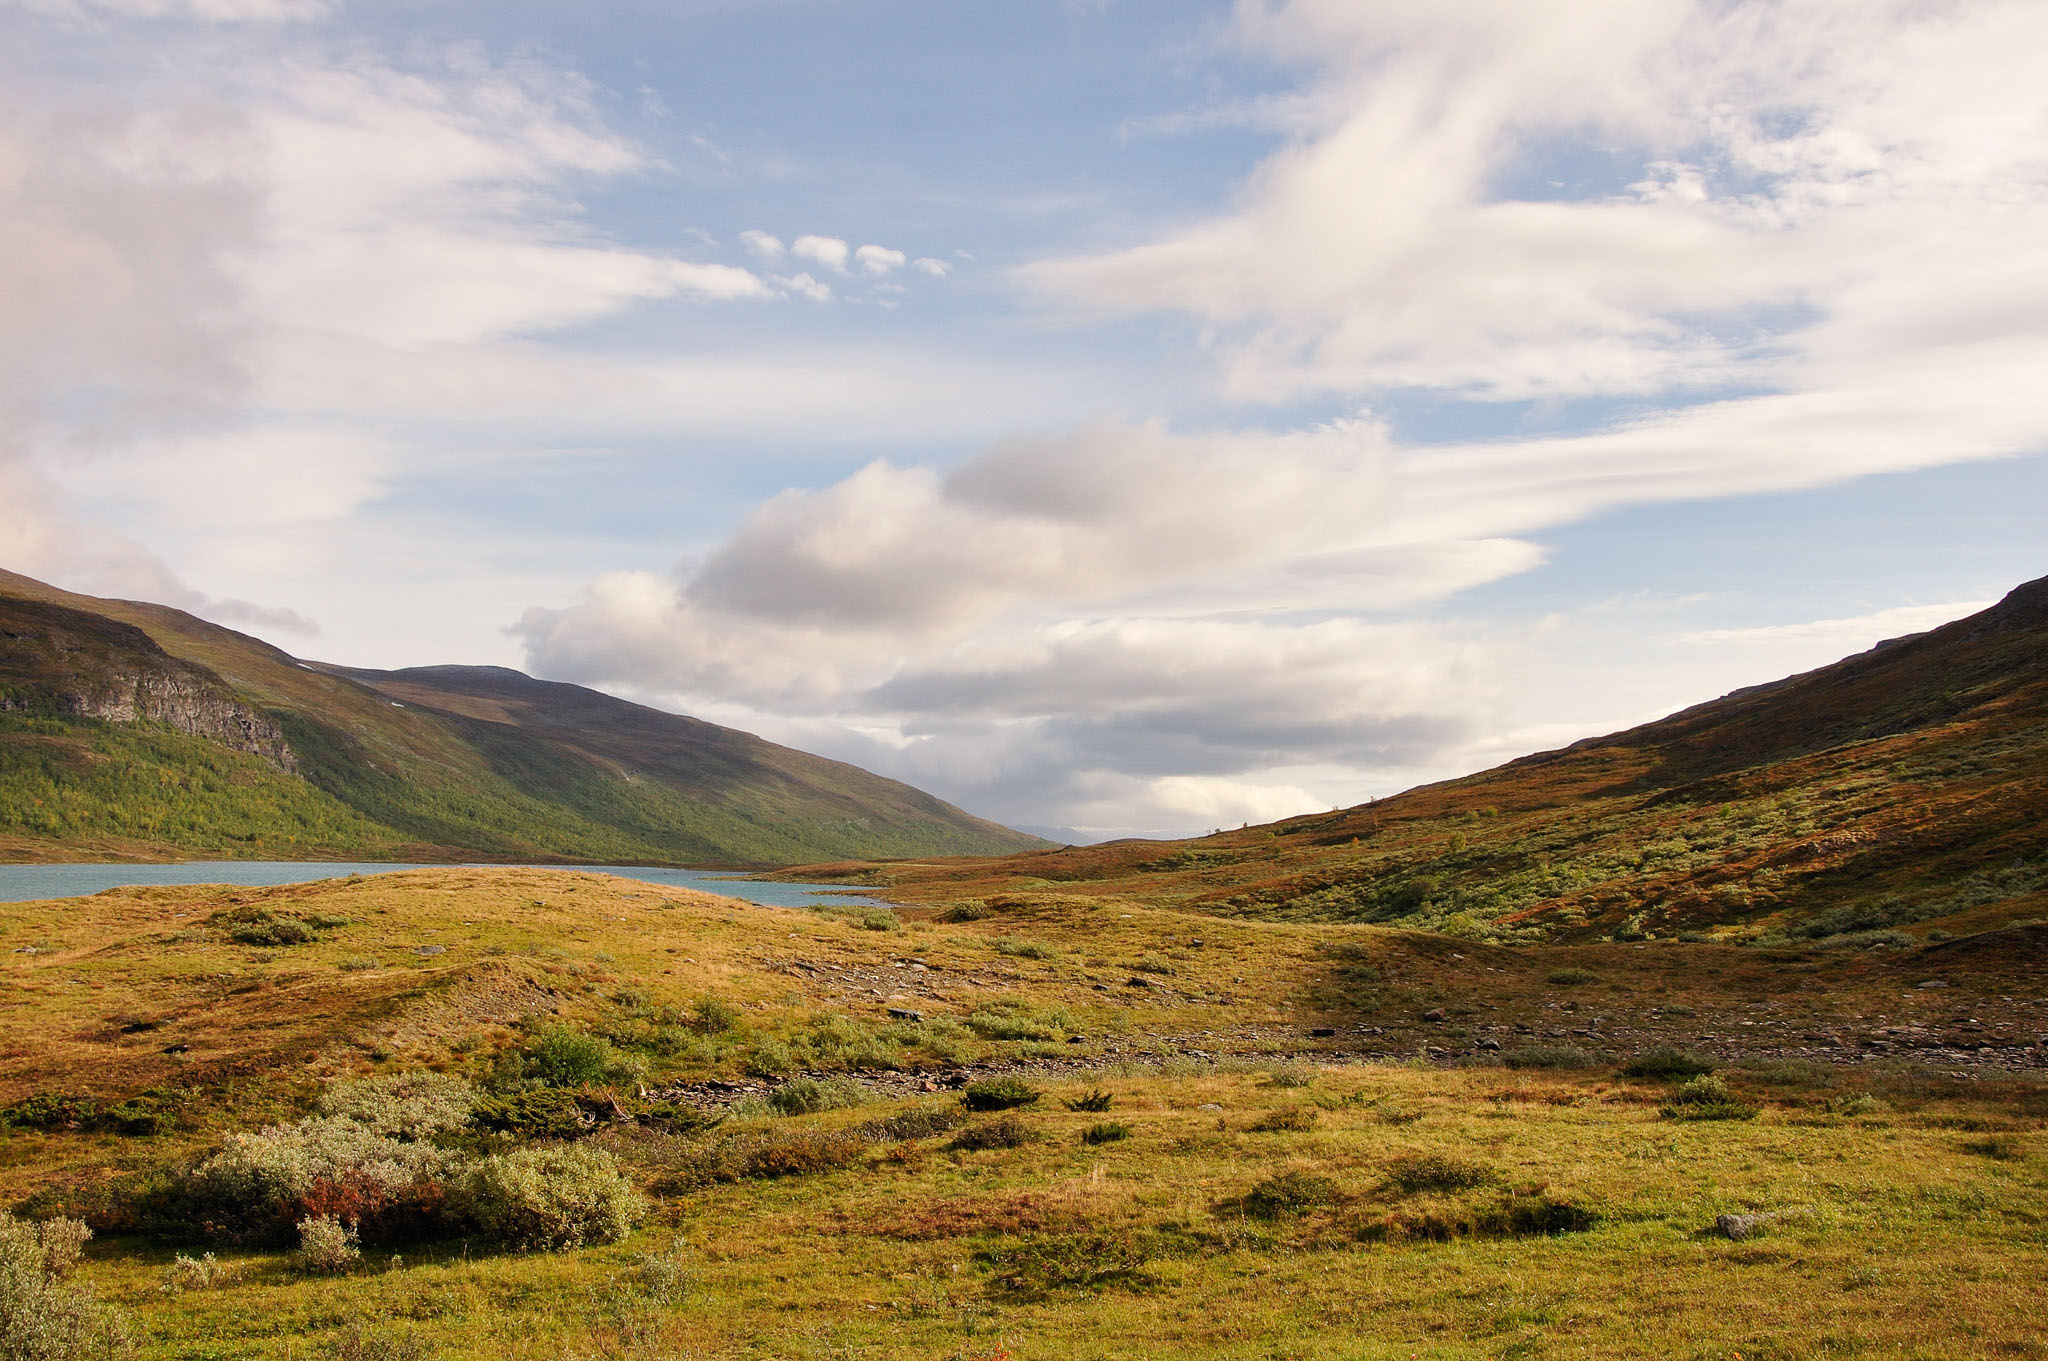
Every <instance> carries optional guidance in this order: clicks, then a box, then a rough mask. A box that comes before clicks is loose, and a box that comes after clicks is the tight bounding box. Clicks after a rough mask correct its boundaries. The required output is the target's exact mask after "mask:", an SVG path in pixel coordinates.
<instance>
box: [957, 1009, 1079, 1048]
mask: <svg viewBox="0 0 2048 1361" xmlns="http://www.w3.org/2000/svg"><path fill="white" fill-rule="evenodd" d="M1072 1024H1073V1021H1072V1018H1071V1017H1069V1016H1068V1015H1067V1009H1066V1008H1065V1007H1047V1008H1046V1009H1044V1010H1043V1011H1040V1010H1036V1009H1034V1008H1032V1007H1028V1006H1021V1005H1018V1004H1015V1003H1010V1004H1003V1003H991V1004H989V1005H987V1006H982V1007H977V1008H975V1010H974V1013H973V1014H972V1015H970V1016H969V1017H968V1018H967V1028H968V1029H969V1030H971V1031H973V1032H974V1033H975V1034H977V1035H979V1036H981V1037H982V1038H983V1039H985V1040H1057V1039H1059V1038H1060V1037H1062V1036H1063V1035H1065V1034H1066V1033H1067V1031H1068V1030H1069V1029H1070V1028H1071V1027H1072Z"/></svg>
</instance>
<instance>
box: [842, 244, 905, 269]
mask: <svg viewBox="0 0 2048 1361" xmlns="http://www.w3.org/2000/svg"><path fill="white" fill-rule="evenodd" d="M909 258H910V257H909V256H907V255H905V254H904V253H903V252H902V251H900V250H890V249H889V248H888V247H887V246H862V247H861V248H860V249H859V250H857V251H855V252H854V253H853V262H854V263H855V264H856V265H859V266H860V269H861V272H862V273H863V274H876V275H881V274H893V273H894V272H896V271H897V270H899V269H901V268H903V264H904V261H906V260H908V259H909Z"/></svg>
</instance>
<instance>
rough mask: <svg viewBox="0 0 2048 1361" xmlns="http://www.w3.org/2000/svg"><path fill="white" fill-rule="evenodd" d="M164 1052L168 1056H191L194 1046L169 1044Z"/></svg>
mask: <svg viewBox="0 0 2048 1361" xmlns="http://www.w3.org/2000/svg"><path fill="white" fill-rule="evenodd" d="M164 1052H165V1053H166V1054H189V1053H191V1052H192V1046H191V1045H189V1044H167V1045H165V1046H164Z"/></svg>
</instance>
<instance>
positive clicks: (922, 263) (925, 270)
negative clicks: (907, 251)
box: [910, 255, 953, 279]
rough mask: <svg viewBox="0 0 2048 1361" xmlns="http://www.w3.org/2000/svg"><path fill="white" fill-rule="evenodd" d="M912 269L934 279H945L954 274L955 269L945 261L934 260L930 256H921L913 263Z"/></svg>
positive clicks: (911, 264)
mask: <svg viewBox="0 0 2048 1361" xmlns="http://www.w3.org/2000/svg"><path fill="white" fill-rule="evenodd" d="M910 267H911V268H912V269H914V270H916V271H917V272H918V273H920V274H928V275H930V276H931V277H932V278H934V279H943V278H945V277H946V276H947V275H948V274H951V273H952V272H953V267H952V266H951V265H949V264H947V263H946V262H945V261H944V260H934V259H932V258H931V257H930V256H928V255H926V256H920V257H918V258H917V259H915V260H913V261H911V262H910Z"/></svg>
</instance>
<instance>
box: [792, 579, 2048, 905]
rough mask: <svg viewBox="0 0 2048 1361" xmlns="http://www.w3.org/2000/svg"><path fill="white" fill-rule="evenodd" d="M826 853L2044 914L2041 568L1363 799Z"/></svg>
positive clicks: (973, 880)
mask: <svg viewBox="0 0 2048 1361" xmlns="http://www.w3.org/2000/svg"><path fill="white" fill-rule="evenodd" d="M810 872H811V873H818V872H819V871H817V870H815V869H814V870H813V871H810ZM830 873H831V874H832V875H833V877H842V878H845V879H847V880H848V881H850V882H859V883H866V884H873V885H877V886H885V887H887V888H888V889H889V891H890V894H891V896H892V897H896V898H900V899H902V900H904V901H928V902H957V901H964V900H967V899H970V898H974V897H986V896H988V895H991V894H996V895H1000V894H1015V893H1037V894H1051V893H1057V894H1062V895H1067V896H1080V897H1087V898H1095V899H1105V898H1114V899H1118V900H1121V901H1126V902H1145V903H1152V904H1170V905H1173V906H1177V907H1182V908H1186V909H1191V910H1196V911H1201V912H1209V913H1218V914H1223V915H1229V916H1241V917H1262V918H1272V919H1289V920H1320V921H1365V922H1388V923H1394V924H1399V925H1405V926H1416V927H1424V928H1429V929H1435V930H1448V931H1451V932H1453V933H1458V934H1463V935H1468V936H1476V937H1485V938H1491V939H1497V940H1504V941H1528V940H1540V939H1560V940H1584V939H1593V938H1602V937H1604V938H1611V939H1618V940H1635V939H1645V938H1649V937H1653V936H1669V935H1675V934H1685V935H1691V934H1694V933H1701V934H1707V935H1713V936H1717V937H1725V938H1730V939H1745V940H1766V941H1768V940H1773V939H1787V940H1829V941H1835V942H1838V943H1860V944H1871V943H1900V942H1902V941H1903V940H1904V939H1905V937H1906V935H1908V934H1912V935H1913V938H1914V939H1932V940H1940V939H1943V938H1944V936H1945V934H1948V933H1962V932H1968V931H1975V930H1980V929H1983V928H1985V927H1987V926H1994V925H1999V924H2003V923H2006V922H2011V921H2015V920H2022V919H2027V918H2038V917H2048V579H2043V580H2041V581H2035V582H2032V583H2030V584H2028V585H2025V586H2022V587H2020V588H2018V589H2017V590H2015V591H2013V592H2012V593H2011V594H2010V595H2008V596H2007V597H2006V598H2005V599H2004V600H2003V601H2001V602H2000V603H1999V604H1997V605H1995V606H1993V607H1992V608H1991V609H1988V610H1986V611H1984V612H1982V613H1980V614H1976V615H1973V616H1971V617H1969V618H1967V619H1962V620H1958V621H1957V622H1955V623H1952V624H1949V625H1946V626H1944V627H1942V628H1939V629H1935V630H1933V631H1932V632H1929V633H1925V634H1919V635H1915V636H1913V637H1910V638H1902V639H1895V640H1893V641H1891V642H1888V643H1881V644H1879V645H1878V646H1877V647H1875V648H1873V649H1871V650H1870V651H1869V652H1866V653H1863V654H1860V655H1858V656H1854V657H1850V658H1847V659H1846V660H1843V661H1840V662H1836V663H1835V664H1833V665H1832V666H1826V667H1822V668H1821V669H1819V670H1817V671H1811V672H1808V673H1806V674H1804V675H1799V676H1793V677H1791V678H1789V679H1786V680H1781V681H1777V682H1774V683H1772V684H1768V685H1760V686H1754V687H1751V688H1748V689H1745V690H1739V691H1737V692H1735V693H1733V694H1731V695H1727V696H1725V697H1723V698H1721V699H1718V700H1715V701H1713V702H1712V703H1708V704H1702V705H1699V706H1697V707H1695V708H1691V709H1687V710H1685V711H1683V712H1681V713H1677V714H1673V715H1672V716H1671V717H1669V718H1666V719H1663V720H1661V721H1659V722H1655V723H1650V724H1646V725H1644V726H1642V727H1638V728H1632V729H1630V730H1628V731H1627V732H1621V733H1616V734H1613V735H1611V736H1607V737H1596V738H1591V739H1588V740H1586V741H1583V742H1578V743H1574V744H1573V745H1572V746H1569V747H1566V748H1564V749H1563V750H1561V751H1552V752H1544V753H1541V754H1539V755H1534V756H1528V757H1524V758H1522V759H1520V760H1517V761H1511V762H1509V763H1508V764H1506V765H1503V766H1500V767H1497V768H1495V769H1492V770H1488V771H1484V772H1481V773H1479V774H1477V775H1471V776H1467V777H1464V778H1462V779H1456V780H1449V781H1445V782H1443V783H1441V784H1433V785H1426V786H1423V787H1421V788H1418V789H1412V790H1409V791H1408V792H1406V793H1404V794H1400V795H1398V796H1396V797H1393V798H1389V799H1382V800H1380V801H1378V802H1375V803H1370V804H1364V805H1361V806H1359V807H1356V808H1348V809H1344V810H1341V811H1339V812H1334V813H1327V814H1317V815H1314V816H1310V817H1299V818H1290V819H1288V820H1286V821H1283V822H1277V823H1273V824H1271V825H1269V826H1262V827H1252V828H1246V829H1243V830H1240V831H1232V832H1223V833H1219V834H1217V835H1214V836H1207V837H1200V838H1196V839H1192V840H1187V841H1172V842H1159V841H1124V842H1114V843H1110V844H1107V845H1101V846H1088V847H1078V848H1068V849H1064V850H1058V851H1047V852H1039V853H1031V854H1025V855H1019V856H1012V857H1008V858H1005V859H1002V860H997V861H992V862H982V863H958V862H954V863H947V862H931V861H928V862H923V863H919V864H911V865H889V866H853V865H842V866H833V867H830ZM1908 927H1911V928H1913V932H1912V933H1908V932H1906V930H1905V928H1908Z"/></svg>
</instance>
